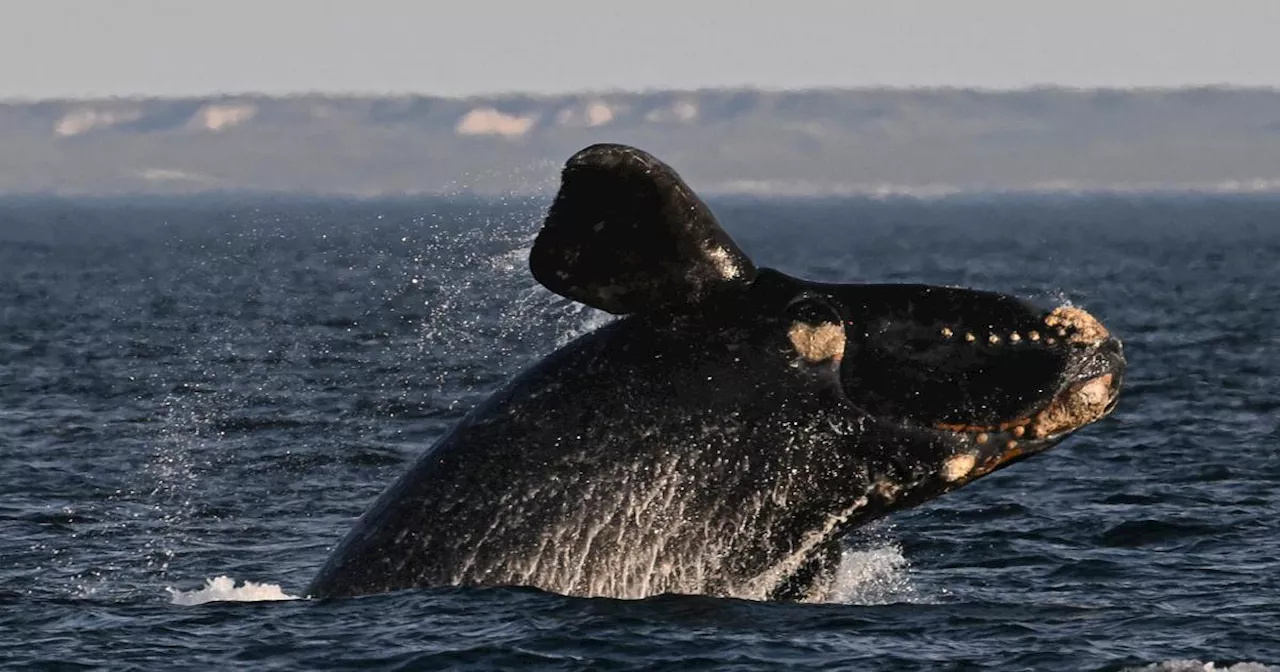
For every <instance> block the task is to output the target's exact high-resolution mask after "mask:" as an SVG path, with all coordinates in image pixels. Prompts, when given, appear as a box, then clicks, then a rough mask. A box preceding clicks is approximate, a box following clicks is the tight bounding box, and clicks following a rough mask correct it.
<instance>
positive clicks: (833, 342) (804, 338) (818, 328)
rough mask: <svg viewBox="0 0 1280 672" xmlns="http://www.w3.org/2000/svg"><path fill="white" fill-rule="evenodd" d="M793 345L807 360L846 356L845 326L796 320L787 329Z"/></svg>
mask: <svg viewBox="0 0 1280 672" xmlns="http://www.w3.org/2000/svg"><path fill="white" fill-rule="evenodd" d="M787 338H789V339H791V345H792V347H794V348H795V349H796V352H798V353H799V354H800V356H801V357H803V358H804V360H805V361H806V362H809V363H817V362H824V361H827V360H829V359H834V360H839V359H840V358H841V357H843V356H844V343H845V337H844V327H842V326H840V325H839V324H835V323H833V322H823V323H822V324H806V323H804V322H795V323H793V324H792V325H791V328H790V329H789V330H787Z"/></svg>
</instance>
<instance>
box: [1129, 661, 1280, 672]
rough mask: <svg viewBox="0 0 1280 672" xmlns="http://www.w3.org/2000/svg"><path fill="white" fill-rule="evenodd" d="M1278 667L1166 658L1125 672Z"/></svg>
mask: <svg viewBox="0 0 1280 672" xmlns="http://www.w3.org/2000/svg"><path fill="white" fill-rule="evenodd" d="M1277 669H1280V668H1277V667H1275V666H1272V665H1264V664H1262V663H1236V664H1234V665H1227V666H1225V667H1218V666H1217V664H1216V663H1213V662H1212V661H1211V662H1208V663H1205V662H1201V661H1199V660H1166V661H1164V662H1162V663H1152V664H1150V665H1145V666H1142V667H1126V668H1125V672H1275V670H1277Z"/></svg>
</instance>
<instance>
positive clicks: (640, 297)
mask: <svg viewBox="0 0 1280 672" xmlns="http://www.w3.org/2000/svg"><path fill="white" fill-rule="evenodd" d="M529 267H530V270H532V271H533V277H534V278H536V279H537V280H538V282H540V283H542V285H543V286H544V287H546V288H547V289H550V290H551V291H553V292H555V293H557V294H560V295H561V296H564V297H567V298H570V299H573V300H575V301H579V302H581V303H584V304H586V305H588V306H591V307H593V308H599V309H601V310H605V311H608V312H610V313H615V314H626V313H636V312H647V311H653V310H660V309H672V310H679V309H681V308H687V307H690V306H693V305H696V304H698V303H699V302H701V301H703V300H704V299H705V298H706V297H708V296H710V295H711V294H713V293H715V292H717V291H720V290H725V289H734V288H738V287H745V286H746V285H748V284H750V282H751V281H752V280H753V279H754V277H755V266H754V265H752V263H751V260H750V259H748V258H747V256H746V255H745V254H743V253H742V250H740V249H739V248H738V246H737V245H736V244H735V243H734V242H733V240H732V239H731V238H729V235H728V234H726V233H725V232H724V230H723V229H721V228H720V225H719V224H718V223H717V222H716V219H715V217H714V216H713V215H712V214H711V210H710V209H709V208H708V207H707V206H706V204H705V203H703V202H702V200H701V199H699V198H698V197H697V195H695V194H694V193H693V190H691V189H690V188H689V187H688V185H686V184H685V183H684V181H683V180H681V179H680V176H679V175H677V174H676V172H675V171H674V170H672V169H671V167H669V166H667V165H666V164H664V163H662V162H661V161H659V160H658V159H656V158H654V157H653V156H650V155H649V154H647V153H645V152H643V151H641V150H638V149H635V148H634V147H627V146H625V145H609V144H601V145H593V146H591V147H588V148H586V149H584V150H582V151H580V152H578V153H577V154H574V155H573V156H572V157H570V158H569V160H568V162H566V163H565V167H564V172H563V174H562V176H561V185H560V191H559V193H557V194H556V199H555V201H554V202H553V203H552V204H551V209H550V211H549V212H548V213H547V217H546V221H545V222H544V223H543V227H542V231H541V232H540V233H539V234H538V238H537V240H536V241H535V242H534V245H533V250H532V252H530V254H529Z"/></svg>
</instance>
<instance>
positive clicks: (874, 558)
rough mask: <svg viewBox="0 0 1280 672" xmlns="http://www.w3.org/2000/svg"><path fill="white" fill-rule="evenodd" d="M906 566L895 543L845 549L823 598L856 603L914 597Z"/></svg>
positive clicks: (871, 602) (911, 599)
mask: <svg viewBox="0 0 1280 672" xmlns="http://www.w3.org/2000/svg"><path fill="white" fill-rule="evenodd" d="M909 569H910V563H908V562H907V558H906V556H904V555H903V554H902V547H901V546H899V545H898V544H896V543H887V544H885V545H883V546H876V547H873V548H865V549H857V550H854V549H849V550H846V551H845V552H844V554H843V555H842V556H841V557H840V565H839V566H838V567H837V568H836V576H835V581H834V582H833V583H832V586H831V592H830V594H829V596H828V598H827V599H826V600H824V601H825V602H836V603H839V604H860V605H870V604H891V603H894V602H911V601H914V598H915V587H914V586H913V585H912V583H911V579H910V575H909V573H908V570H909Z"/></svg>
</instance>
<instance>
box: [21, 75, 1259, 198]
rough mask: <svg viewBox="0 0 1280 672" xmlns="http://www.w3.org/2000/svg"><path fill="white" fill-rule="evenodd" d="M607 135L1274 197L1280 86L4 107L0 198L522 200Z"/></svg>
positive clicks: (924, 169)
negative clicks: (228, 194)
mask: <svg viewBox="0 0 1280 672" xmlns="http://www.w3.org/2000/svg"><path fill="white" fill-rule="evenodd" d="M601 141H612V142H627V143H632V144H635V145H638V146H640V147H642V148H645V149H648V150H649V151H651V152H653V153H655V154H656V155H658V156H659V157H660V158H662V159H664V160H665V161H667V162H668V163H671V164H673V165H674V166H676V167H677V168H678V169H679V170H680V171H681V172H682V173H683V174H685V176H686V177H687V178H688V179H689V180H690V182H692V183H693V184H694V186H695V187H696V188H697V189H699V190H700V191H704V192H732V193H758V194H796V195H805V194H841V193H897V192H905V193H921V194H931V193H947V192H950V191H953V190H1037V189H1039V190H1056V189H1183V188H1194V189H1208V190H1226V191H1280V91H1276V90H1260V89H1226V88H1198V89H1173V90H1070V89H1057V88H1037V89H1028V90H1021V91H1010V92H996V91H973V90H958V89H957V90H946V89H941V90H890V89H884V90H878V89H876V90H807V91H787V92H779V91H759V90H703V91H652V92H643V93H623V92H605V93H584V94H579V95H556V96H533V95H504V96H489V97H474V98H465V99H461V98H434V97H429V96H396V97H343V96H321V95H298V96H289V97H268V96H257V95H235V96H213V97H207V98H183V99H136V100H134V99H103V100H54V101H40V102H22V101H17V102H7V103H3V102H0V148H2V152H0V193H4V194H33V193H51V194H66V195H75V194H82V195H113V194H132V193H138V194H142V193H150V194H181V193H199V192H217V191H253V192H272V193H315V194H326V195H348V196H375V195H389V194H421V193H433V194H436V193H443V194H458V193H471V192H475V193H483V194H503V193H528V192H536V191H540V190H546V189H550V188H551V187H552V186H553V185H554V184H555V180H556V174H557V171H558V167H559V165H560V163H561V162H562V161H563V160H564V159H565V158H566V157H568V156H569V155H570V154H571V153H572V152H574V151H575V150H577V149H579V148H581V147H583V146H585V145H588V144H591V143H594V142H601Z"/></svg>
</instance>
